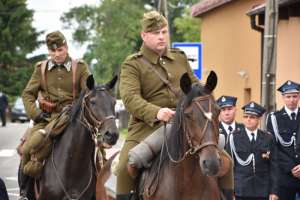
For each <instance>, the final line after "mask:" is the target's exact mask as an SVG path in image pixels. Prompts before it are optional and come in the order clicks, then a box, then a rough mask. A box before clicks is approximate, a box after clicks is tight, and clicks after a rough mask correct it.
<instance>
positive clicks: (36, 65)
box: [35, 61, 43, 67]
mask: <svg viewBox="0 0 300 200" xmlns="http://www.w3.org/2000/svg"><path fill="white" fill-rule="evenodd" d="M42 63H43V61H39V62H37V63H36V64H35V67H41V66H42Z"/></svg>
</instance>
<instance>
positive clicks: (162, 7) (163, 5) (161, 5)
mask: <svg viewBox="0 0 300 200" xmlns="http://www.w3.org/2000/svg"><path fill="white" fill-rule="evenodd" d="M157 10H158V12H160V13H161V14H162V15H163V16H165V18H166V19H168V6H167V0H159V1H158V6H157Z"/></svg>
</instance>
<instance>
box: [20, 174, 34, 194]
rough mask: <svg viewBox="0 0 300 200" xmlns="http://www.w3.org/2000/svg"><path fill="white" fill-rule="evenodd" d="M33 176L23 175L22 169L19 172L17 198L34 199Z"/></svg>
mask: <svg viewBox="0 0 300 200" xmlns="http://www.w3.org/2000/svg"><path fill="white" fill-rule="evenodd" d="M33 183H34V180H33V178H31V177H29V176H27V175H25V174H24V173H23V172H22V170H20V172H19V184H20V197H19V200H32V199H35V197H34V194H33Z"/></svg>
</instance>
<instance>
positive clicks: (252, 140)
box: [250, 133, 255, 152]
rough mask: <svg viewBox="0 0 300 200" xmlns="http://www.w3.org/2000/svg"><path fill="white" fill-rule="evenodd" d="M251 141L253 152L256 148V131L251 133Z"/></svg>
mask: <svg viewBox="0 0 300 200" xmlns="http://www.w3.org/2000/svg"><path fill="white" fill-rule="evenodd" d="M251 136H252V137H251V141H250V143H251V150H252V152H253V150H254V144H255V137H254V133H251Z"/></svg>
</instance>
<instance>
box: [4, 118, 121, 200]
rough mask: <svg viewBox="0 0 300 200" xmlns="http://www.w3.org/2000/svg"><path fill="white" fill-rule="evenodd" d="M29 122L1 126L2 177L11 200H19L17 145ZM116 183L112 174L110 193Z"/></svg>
mask: <svg viewBox="0 0 300 200" xmlns="http://www.w3.org/2000/svg"><path fill="white" fill-rule="evenodd" d="M28 126H29V123H8V124H7V125H6V127H1V126H0V177H1V178H2V179H3V180H4V182H5V184H6V187H7V192H8V195H9V199H10V200H17V198H18V196H19V187H18V179H17V172H18V166H19V162H20V158H19V155H18V154H17V152H16V147H17V146H18V144H19V141H20V138H21V137H22V135H23V134H24V133H25V131H26V129H27V127H28ZM122 143H123V141H122V139H120V140H119V141H118V143H117V145H115V146H114V147H113V148H111V149H109V150H107V156H108V157H109V156H111V155H112V154H113V153H114V152H116V151H118V150H119V149H120V147H121V145H122ZM115 184H116V178H115V176H112V177H111V178H110V179H109V181H108V182H107V183H106V187H107V189H108V190H109V191H110V193H114V190H115Z"/></svg>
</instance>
